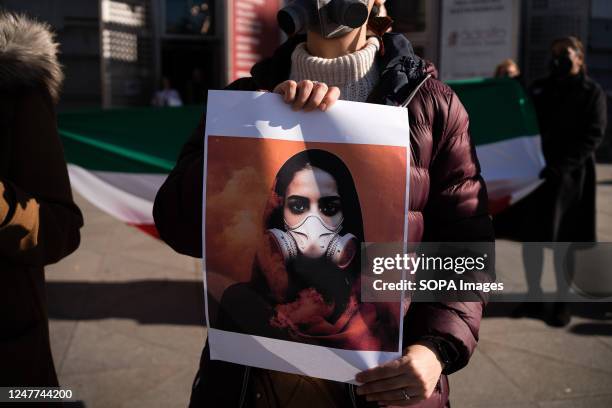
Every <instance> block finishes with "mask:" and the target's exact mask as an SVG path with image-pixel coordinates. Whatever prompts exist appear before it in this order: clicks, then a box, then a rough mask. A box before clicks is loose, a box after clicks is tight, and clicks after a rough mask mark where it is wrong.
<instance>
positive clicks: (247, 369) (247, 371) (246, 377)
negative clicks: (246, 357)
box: [238, 367, 251, 408]
mask: <svg viewBox="0 0 612 408" xmlns="http://www.w3.org/2000/svg"><path fill="white" fill-rule="evenodd" d="M250 372H251V367H245V369H244V375H243V377H242V390H241V391H240V402H239V403H238V408H242V407H244V402H245V401H246V394H247V390H248V388H249V374H250Z"/></svg>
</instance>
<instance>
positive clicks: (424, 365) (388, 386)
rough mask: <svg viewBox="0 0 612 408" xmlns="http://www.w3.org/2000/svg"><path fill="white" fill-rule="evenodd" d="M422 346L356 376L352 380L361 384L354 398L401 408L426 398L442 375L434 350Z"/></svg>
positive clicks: (411, 348)
mask: <svg viewBox="0 0 612 408" xmlns="http://www.w3.org/2000/svg"><path fill="white" fill-rule="evenodd" d="M425 344H426V343H423V344H415V345H413V346H410V347H408V348H407V349H406V353H405V354H404V356H403V357H402V358H400V359H398V360H394V361H391V362H389V363H387V364H384V365H381V366H379V367H376V368H372V369H370V370H367V371H364V372H362V373H359V374H358V375H357V377H356V378H355V379H356V380H357V381H358V382H360V383H364V384H363V385H362V386H360V387H359V388H357V394H359V395H364V396H366V398H367V400H368V401H377V402H378V403H379V404H380V405H387V406H400V407H404V406H410V405H413V404H417V403H418V402H421V401H423V400H426V399H427V398H429V397H430V396H431V395H432V394H433V392H434V391H435V389H436V385H437V384H438V380H439V379H440V375H441V374H442V363H441V362H440V358H439V356H438V353H437V352H436V351H435V347H431V348H430V347H428V346H426V345H425ZM407 397H408V398H407Z"/></svg>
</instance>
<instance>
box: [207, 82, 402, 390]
mask: <svg viewBox="0 0 612 408" xmlns="http://www.w3.org/2000/svg"><path fill="white" fill-rule="evenodd" d="M209 98H210V99H209V104H208V106H209V109H208V112H207V126H206V134H205V162H204V175H205V177H204V199H203V220H204V221H203V226H204V228H203V229H204V230H203V247H204V248H203V253H204V286H205V307H206V318H207V322H208V340H209V344H210V351H211V358H212V359H218V360H224V361H229V362H233V363H238V364H243V365H247V366H254V367H260V368H267V369H273V370H277V371H284V372H289V373H296V374H304V375H308V376H312V377H318V378H325V379H330V380H335V381H343V382H352V381H353V379H354V376H355V374H357V373H358V372H360V371H363V370H365V369H367V368H371V367H374V366H377V365H379V364H381V363H384V362H386V361H389V360H391V359H394V358H397V357H399V356H400V352H401V340H402V336H401V333H402V319H401V318H400V315H401V312H400V310H401V307H400V303H399V302H395V303H363V302H361V296H360V287H361V285H360V268H361V256H360V255H361V247H362V244H363V243H366V242H394V243H398V242H399V243H401V242H405V241H406V237H407V229H408V228H409V226H408V223H407V205H408V193H409V189H408V186H407V184H408V171H409V127H408V115H407V112H406V111H405V109H402V108H395V107H388V106H380V105H371V104H360V103H353V102H343V101H340V102H338V103H337V104H336V105H335V106H334V107H333V109H331V110H330V111H329V112H327V113H322V112H310V113H305V112H294V111H292V110H291V108H290V106H288V105H286V104H284V103H283V102H282V100H281V98H280V97H279V96H278V95H274V94H269V93H260V92H236V91H211V92H210V93H209Z"/></svg>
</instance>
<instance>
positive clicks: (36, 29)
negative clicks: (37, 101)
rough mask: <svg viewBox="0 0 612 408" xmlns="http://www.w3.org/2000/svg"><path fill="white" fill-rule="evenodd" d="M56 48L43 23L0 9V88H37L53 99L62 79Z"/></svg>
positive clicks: (47, 27)
mask: <svg viewBox="0 0 612 408" xmlns="http://www.w3.org/2000/svg"><path fill="white" fill-rule="evenodd" d="M57 51H58V43H57V42H55V36H54V34H53V33H52V32H51V29H50V27H49V26H48V25H47V24H44V23H39V22H36V21H34V20H31V19H29V18H28V17H25V16H23V15H17V14H11V13H4V12H0V91H15V90H19V89H22V88H40V89H44V90H46V91H47V92H48V93H49V95H50V96H51V98H52V99H53V101H54V102H57V100H58V97H59V92H60V88H61V86H62V82H63V79H64V74H63V72H62V67H61V65H60V64H59V62H58V60H57Z"/></svg>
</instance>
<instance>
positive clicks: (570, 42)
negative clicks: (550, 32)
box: [550, 35, 587, 73]
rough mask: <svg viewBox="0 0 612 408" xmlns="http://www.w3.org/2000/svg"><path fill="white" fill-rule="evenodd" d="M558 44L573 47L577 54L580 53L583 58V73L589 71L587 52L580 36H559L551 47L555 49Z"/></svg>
mask: <svg viewBox="0 0 612 408" xmlns="http://www.w3.org/2000/svg"><path fill="white" fill-rule="evenodd" d="M558 46H561V47H563V48H571V49H572V50H574V51H575V52H576V54H578V55H579V56H580V58H582V67H581V70H582V72H583V73H586V71H587V66H586V61H585V59H586V53H585V49H584V44H583V43H582V41H580V40H579V39H578V37H574V36H572V35H570V36H567V37H562V38H557V39H556V40H554V41H553V42H552V44H551V46H550V49H551V50H554V49H555V48H556V47H558Z"/></svg>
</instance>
